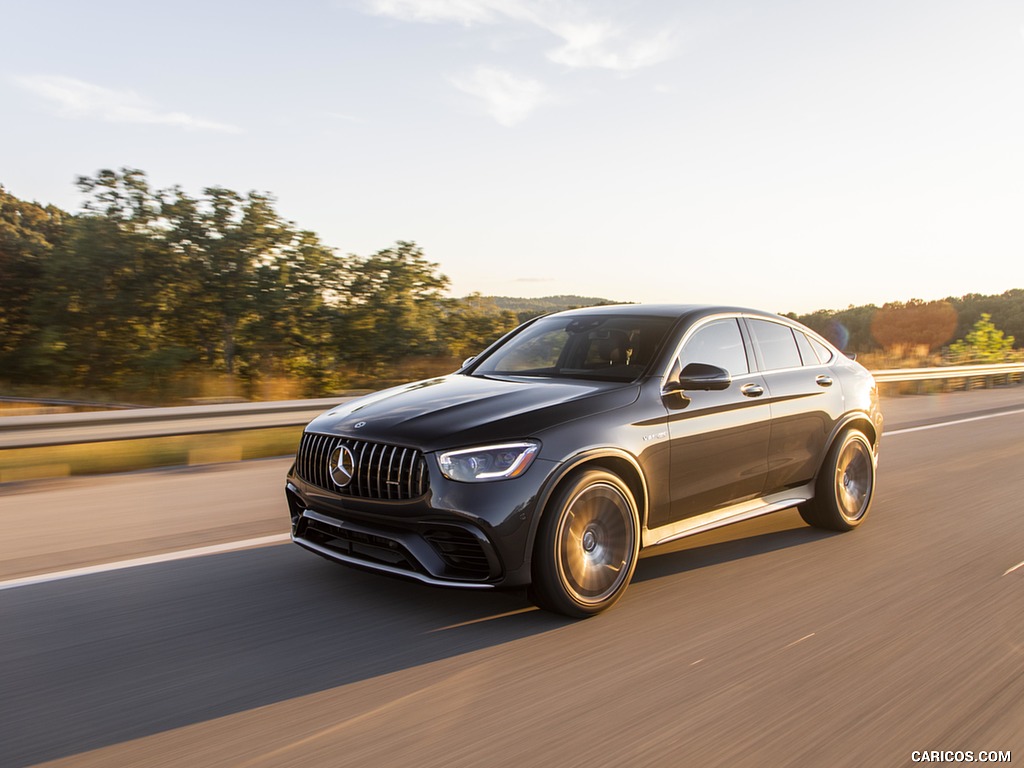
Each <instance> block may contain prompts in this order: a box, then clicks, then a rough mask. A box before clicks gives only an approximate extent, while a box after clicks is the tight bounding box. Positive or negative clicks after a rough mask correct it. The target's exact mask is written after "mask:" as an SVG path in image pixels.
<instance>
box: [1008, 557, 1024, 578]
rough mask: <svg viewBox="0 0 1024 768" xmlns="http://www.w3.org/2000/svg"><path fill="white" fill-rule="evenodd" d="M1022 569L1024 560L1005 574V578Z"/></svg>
mask: <svg viewBox="0 0 1024 768" xmlns="http://www.w3.org/2000/svg"><path fill="white" fill-rule="evenodd" d="M1020 568H1024V560H1022V561H1021V562H1019V563H1017V564H1016V565H1015V566H1013V568H1011V569H1010V570H1008V571H1007V572H1006V573H1004V574H1003V576H1009V575H1010V574H1011V573H1013V572H1014V571H1016V570H1018V569H1020Z"/></svg>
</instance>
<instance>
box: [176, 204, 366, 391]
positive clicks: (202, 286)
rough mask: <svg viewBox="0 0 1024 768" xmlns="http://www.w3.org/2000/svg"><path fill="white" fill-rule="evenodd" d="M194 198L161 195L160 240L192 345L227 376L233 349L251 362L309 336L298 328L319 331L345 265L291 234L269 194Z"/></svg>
mask: <svg viewBox="0 0 1024 768" xmlns="http://www.w3.org/2000/svg"><path fill="white" fill-rule="evenodd" d="M204 196H205V197H204V198H202V199H199V200H196V199H193V198H191V197H189V196H188V195H186V194H185V193H184V192H182V191H181V190H180V189H173V190H170V191H169V192H167V193H165V195H164V204H163V207H162V214H163V216H164V217H165V219H166V221H167V232H166V234H165V235H164V237H165V239H166V241H167V242H168V244H169V245H170V247H171V248H172V249H173V250H174V252H175V253H177V254H178V256H179V259H180V263H181V267H182V275H183V277H184V280H183V282H182V289H181V299H182V307H181V311H182V313H183V316H184V317H186V318H187V322H188V324H189V326H190V328H191V331H190V333H191V335H192V338H193V343H194V344H195V345H196V346H198V347H199V348H201V349H204V350H205V351H206V357H207V359H208V360H210V361H211V362H212V361H213V359H214V357H215V356H216V357H217V358H219V360H220V362H221V364H222V365H223V368H224V370H225V371H226V372H227V373H229V374H234V373H235V372H236V366H237V362H238V357H239V353H240V351H241V352H242V353H244V355H245V356H246V359H245V360H244V362H245V363H246V364H247V365H248V366H250V367H251V366H252V365H254V363H255V361H257V360H258V359H259V357H260V355H261V353H268V352H270V351H271V349H272V348H274V347H277V349H278V351H279V352H280V353H281V354H285V355H286V354H287V349H286V348H287V347H288V346H289V345H292V346H294V345H295V344H296V343H301V342H302V341H303V340H306V339H308V336H307V332H306V331H304V330H303V328H304V323H305V322H306V321H309V320H311V319H317V322H316V323H315V325H316V326H317V328H318V329H319V330H317V331H314V332H313V335H314V336H316V337H317V338H320V337H322V336H323V334H324V333H325V332H326V331H325V328H326V321H325V319H324V318H323V317H322V315H323V312H322V308H323V306H324V305H325V302H327V301H329V300H330V298H331V297H332V296H333V297H335V300H336V297H337V295H338V293H339V292H340V290H341V289H342V286H343V283H344V276H345V271H346V266H345V263H344V261H342V260H339V259H337V258H336V257H335V256H334V254H333V251H331V250H330V249H329V248H326V247H325V246H323V245H322V244H321V243H320V241H319V239H318V238H317V236H316V235H315V234H314V233H312V232H308V231H301V230H298V229H297V228H296V227H295V225H294V224H293V223H292V222H290V221H286V220H284V219H283V218H281V216H280V215H279V214H278V213H277V211H276V210H275V208H274V199H273V198H272V197H270V196H269V195H265V194H260V193H257V192H250V193H249V194H248V195H247V196H245V197H242V196H241V195H239V194H237V193H236V192H233V191H232V190H229V189H225V188H223V187H209V188H207V189H205V190H204Z"/></svg>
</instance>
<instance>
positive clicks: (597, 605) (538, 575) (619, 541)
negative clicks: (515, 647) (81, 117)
mask: <svg viewBox="0 0 1024 768" xmlns="http://www.w3.org/2000/svg"><path fill="white" fill-rule="evenodd" d="M881 433H882V415H881V413H880V411H879V407H878V395H877V389H876V386H875V382H874V380H873V379H872V377H871V375H870V374H869V373H868V371H866V370H865V369H864V368H863V367H862V366H861V365H859V364H858V363H856V362H854V361H853V360H851V359H849V358H848V357H846V356H845V355H843V354H842V353H840V352H839V351H838V350H837V349H836V348H835V347H833V346H832V345H831V344H829V343H828V342H827V341H826V340H825V339H823V338H821V337H820V336H818V335H817V334H815V333H814V332H812V331H810V330H809V329H807V328H805V327H803V326H802V325H800V324H798V323H796V322H793V321H792V320H789V319H787V318H785V317H780V316H778V315H773V314H769V313H765V312H759V311H756V310H750V309H741V308H732V307H713V306H666V305H623V306H602V307H593V308H589V309H577V310H571V311H567V312H559V313H556V314H552V315H547V316H543V317H539V318H536V319H534V320H531V321H530V322H527V323H525V324H524V325H522V326H520V327H519V328H517V329H515V330H514V331H512V332H510V333H508V334H507V335H505V336H504V337H502V338H501V339H499V340H498V341H496V342H495V343H494V344H492V345H491V346H490V347H488V348H487V349H485V350H484V351H483V352H482V353H481V354H480V355H478V356H477V357H475V358H471V359H470V360H467V361H466V363H465V364H464V365H463V367H462V368H461V369H459V370H458V371H456V372H455V373H453V374H451V375H448V376H442V377H440V378H436V379H429V380H426V381H420V382H416V383H414V384H408V385H404V386H399V387H394V388H392V389H388V390H385V391H383V392H378V393H376V394H373V395H369V396H367V397H363V398H360V399H357V400H354V401H351V402H347V403H344V404H343V405H339V406H338V407H336V408H334V409H332V410H330V411H328V412H327V413H325V414H323V415H321V416H319V417H317V418H316V419H314V420H313V421H312V422H311V423H310V424H309V426H307V427H306V430H305V433H304V434H303V436H302V441H301V444H300V445H299V448H298V453H297V455H296V459H295V464H294V466H293V467H292V469H291V471H290V472H289V474H288V479H287V488H286V496H287V499H288V506H289V509H290V513H291V535H292V539H293V540H294V541H295V543H296V544H299V545H301V546H303V547H305V548H307V549H309V550H312V551H313V552H316V553H317V554H320V555H322V556H324V557H327V558H330V559H331V560H335V561H337V562H341V563H346V564H349V565H354V566H359V567H362V568H366V569H370V570H373V571H378V572H383V573H387V574H392V575H398V576H404V577H407V578H411V579H416V580H418V581H420V582H424V583H426V584H435V585H445V586H457V587H470V588H494V587H523V586H526V587H528V592H529V594H530V596H531V599H532V600H533V601H534V602H535V603H536V604H537V605H539V606H541V607H542V608H546V609H548V610H551V611H555V612H558V613H562V614H566V615H569V616H574V617H584V616H589V615H592V614H595V613H598V612H600V611H603V610H605V609H606V608H608V607H610V606H611V605H613V604H614V603H615V602H616V601H617V600H618V599H619V598H620V597H621V596H622V594H623V592H624V591H625V589H626V587H627V586H628V585H629V581H630V578H631V577H632V575H633V570H634V568H635V567H636V563H637V557H638V553H639V551H640V550H641V549H643V548H647V547H653V546H656V545H658V544H661V543H664V542H667V541H672V540H674V539H678V538H680V537H683V536H688V535H691V534H695V533H699V532H702V531H707V530H710V529H712V528H716V527H718V526H722V525H726V524H729V523H733V522H737V521H740V520H746V519H749V518H752V517H755V516H758V515H763V514H766V513H769V512H773V511H776V510H780V509H784V508H787V507H794V506H795V507H797V508H798V509H799V511H800V514H801V515H802V517H803V519H804V520H805V521H806V522H807V523H809V524H810V525H813V526H817V527H820V528H826V529H830V530H837V531H848V530H851V529H853V528H856V527H857V526H858V525H860V524H861V522H862V521H863V520H864V518H865V516H866V515H867V513H868V509H869V508H870V506H871V500H872V495H873V491H874V486H875V469H876V465H877V456H878V443H879V438H880V437H881Z"/></svg>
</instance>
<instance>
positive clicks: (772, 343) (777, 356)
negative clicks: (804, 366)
mask: <svg viewBox="0 0 1024 768" xmlns="http://www.w3.org/2000/svg"><path fill="white" fill-rule="evenodd" d="M747 322H748V324H749V326H750V329H751V331H752V332H753V334H754V343H755V344H757V346H758V348H759V349H760V350H761V357H762V359H763V360H764V366H765V369H766V370H769V371H771V370H776V369H778V368H799V367H800V365H801V363H800V352H799V350H798V349H797V347H796V339H794V338H793V331H792V330H790V328H789V326H788V325H781V324H780V323H771V322H768V321H767V320H748V321H747Z"/></svg>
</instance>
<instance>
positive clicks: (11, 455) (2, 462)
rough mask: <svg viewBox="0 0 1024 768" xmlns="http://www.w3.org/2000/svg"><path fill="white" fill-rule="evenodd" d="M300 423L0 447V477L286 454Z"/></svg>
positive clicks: (3, 480)
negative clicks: (74, 443) (133, 438)
mask: <svg viewBox="0 0 1024 768" xmlns="http://www.w3.org/2000/svg"><path fill="white" fill-rule="evenodd" d="M302 429H303V428H302V427H301V426H293V427H272V428H268V429H253V430H244V431H236V432H217V433H212V434H206V435H176V436H174V437H147V438H143V439H140V440H112V441H109V442H103V443H84V444H79V445H60V446H52V447H47V448H14V449H9V450H0V483H9V482H15V481H18V480H37V479H42V478H50V477H65V476H69V475H98V474H106V473H109V472H131V471H134V470H138V469H154V468H156V467H176V466H187V465H197V464H220V463H223V462H229V461H243V460H245V459H263V458H268V457H271V456H288V455H291V454H294V453H295V449H296V448H297V447H298V444H299V438H301V437H302Z"/></svg>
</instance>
